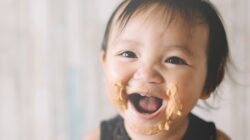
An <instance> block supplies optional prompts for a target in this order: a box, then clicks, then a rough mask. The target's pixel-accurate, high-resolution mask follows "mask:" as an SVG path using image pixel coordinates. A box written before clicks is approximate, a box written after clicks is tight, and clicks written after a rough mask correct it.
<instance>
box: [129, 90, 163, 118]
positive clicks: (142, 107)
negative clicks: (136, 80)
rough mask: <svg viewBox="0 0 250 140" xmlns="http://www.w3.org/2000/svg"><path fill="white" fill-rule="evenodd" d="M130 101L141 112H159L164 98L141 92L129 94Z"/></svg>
mask: <svg viewBox="0 0 250 140" xmlns="http://www.w3.org/2000/svg"><path fill="white" fill-rule="evenodd" d="M129 101H130V102H131V103H132V104H133V106H134V107H135V109H136V110H137V111H138V112H139V113H143V114H153V113H155V112H157V111H158V110H159V109H160V108H161V106H162V104H163V100H162V99H160V98H158V97H154V96H142V95H140V94H139V93H133V94H131V95H129Z"/></svg>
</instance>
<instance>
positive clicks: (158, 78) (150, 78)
mask: <svg viewBox="0 0 250 140" xmlns="http://www.w3.org/2000/svg"><path fill="white" fill-rule="evenodd" d="M133 78H134V79H136V80H142V81H143V82H146V83H151V84H160V83H162V82H163V81H164V78H163V76H162V74H161V73H160V71H159V70H157V69H156V68H154V67H152V66H143V67H140V68H139V69H137V71H136V72H135V73H134V76H133Z"/></svg>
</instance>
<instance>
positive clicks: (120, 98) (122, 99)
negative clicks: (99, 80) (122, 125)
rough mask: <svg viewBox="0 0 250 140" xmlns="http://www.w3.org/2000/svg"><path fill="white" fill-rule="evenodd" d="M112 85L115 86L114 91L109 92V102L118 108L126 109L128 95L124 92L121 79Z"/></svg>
mask: <svg viewBox="0 0 250 140" xmlns="http://www.w3.org/2000/svg"><path fill="white" fill-rule="evenodd" d="M114 86H115V87H116V91H115V93H110V94H109V98H110V100H111V102H112V103H113V104H115V105H116V106H118V107H119V108H120V109H127V108H128V105H127V104H128V96H127V94H126V89H125V86H124V85H123V84H122V82H121V81H119V82H116V83H115V85H114ZM117 93H118V94H117Z"/></svg>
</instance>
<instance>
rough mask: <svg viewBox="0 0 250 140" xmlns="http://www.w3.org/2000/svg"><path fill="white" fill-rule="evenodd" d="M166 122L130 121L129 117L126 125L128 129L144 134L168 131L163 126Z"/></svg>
mask: <svg viewBox="0 0 250 140" xmlns="http://www.w3.org/2000/svg"><path fill="white" fill-rule="evenodd" d="M164 124H165V122H164V121H162V122H158V123H143V124H142V123H139V122H134V121H130V120H129V119H125V125H126V127H127V129H129V130H131V131H133V132H135V133H138V134H143V135H155V134H158V133H160V132H163V131H166V130H164V129H163V128H162V126H164Z"/></svg>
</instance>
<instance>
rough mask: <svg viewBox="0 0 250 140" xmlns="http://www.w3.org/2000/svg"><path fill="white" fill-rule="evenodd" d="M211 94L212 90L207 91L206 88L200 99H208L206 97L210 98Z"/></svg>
mask: <svg viewBox="0 0 250 140" xmlns="http://www.w3.org/2000/svg"><path fill="white" fill-rule="evenodd" d="M210 95H211V92H207V91H206V90H204V91H203V92H202V93H201V95H200V99H202V100H206V99H208V98H209V97H210Z"/></svg>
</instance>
